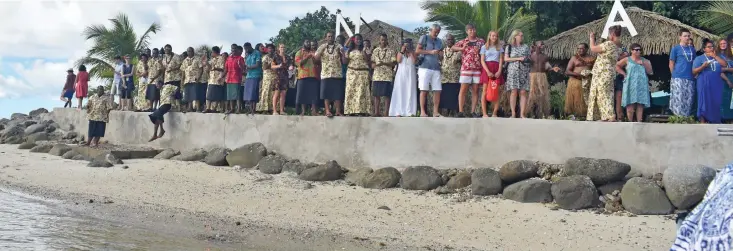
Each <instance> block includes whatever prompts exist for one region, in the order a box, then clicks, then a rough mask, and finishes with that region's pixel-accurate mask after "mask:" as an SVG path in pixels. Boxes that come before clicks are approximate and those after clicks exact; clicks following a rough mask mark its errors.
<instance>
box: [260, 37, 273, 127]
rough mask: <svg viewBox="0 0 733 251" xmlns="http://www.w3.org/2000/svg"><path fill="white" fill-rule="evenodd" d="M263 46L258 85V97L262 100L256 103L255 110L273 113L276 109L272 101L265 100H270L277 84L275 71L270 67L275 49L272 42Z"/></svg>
mask: <svg viewBox="0 0 733 251" xmlns="http://www.w3.org/2000/svg"><path fill="white" fill-rule="evenodd" d="M265 48H267V53H266V54H265V55H264V56H262V86H261V87H260V99H262V100H264V102H259V103H257V111H258V112H270V111H272V112H273V114H275V113H277V110H276V109H275V107H274V106H273V105H272V102H267V101H269V100H272V94H273V92H274V90H275V87H277V84H278V83H277V82H278V77H277V71H276V70H275V69H273V68H272V66H273V64H274V62H275V56H276V55H275V54H276V53H277V51H275V45H273V44H267V45H266V46H265Z"/></svg>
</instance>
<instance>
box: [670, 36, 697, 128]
mask: <svg viewBox="0 0 733 251" xmlns="http://www.w3.org/2000/svg"><path fill="white" fill-rule="evenodd" d="M678 34H679V36H680V37H679V39H680V43H679V44H678V45H675V46H674V47H672V50H670V52H669V71H670V72H672V80H671V81H670V83H669V89H670V93H671V97H670V99H669V109H670V110H671V111H672V113H674V115H677V116H685V117H686V116H691V115H693V110H694V109H693V107H692V105H693V104H694V101H695V77H694V75H693V74H692V61H693V60H694V59H695V52H696V51H697V50H695V46H694V45H693V44H692V38H691V36H692V35H690V34H691V33H690V30H688V29H685V28H682V29H680V31H679V33H678Z"/></svg>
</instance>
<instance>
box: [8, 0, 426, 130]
mask: <svg viewBox="0 0 733 251" xmlns="http://www.w3.org/2000/svg"><path fill="white" fill-rule="evenodd" d="M321 6H326V8H328V9H329V10H330V11H331V12H332V13H334V12H335V11H336V9H341V11H342V14H343V15H344V16H345V17H349V18H351V19H352V20H357V18H358V17H359V15H360V14H361V16H362V17H363V18H364V19H365V20H366V21H367V22H371V21H372V20H375V19H378V20H381V21H384V22H387V23H390V24H392V25H395V26H398V27H401V28H403V29H405V30H410V31H411V30H413V29H414V28H416V27H419V26H425V25H427V24H426V23H425V22H424V21H423V20H424V18H425V11H423V10H422V9H420V2H419V1H213V0H208V1H207V0H185V1H142V0H114V1H109V0H84V1H78V0H71V1H60V0H44V1H40V0H20V1H18V0H11V1H0V34H2V36H0V118H7V117H10V115H11V114H12V113H15V112H20V113H28V112H29V111H31V110H33V109H36V108H40V107H43V108H46V109H48V110H49V111H50V110H51V109H52V108H53V107H62V106H63V102H62V101H60V100H59V97H60V96H61V90H62V88H63V85H64V81H65V80H66V70H67V69H69V68H72V67H73V66H74V65H73V63H74V62H75V61H76V60H77V59H79V58H81V57H82V56H83V55H84V54H85V53H86V50H87V49H88V48H89V46H90V43H89V42H87V41H85V40H84V38H83V37H82V36H81V33H82V31H83V29H84V28H85V27H86V26H89V25H92V24H104V25H106V26H108V27H109V25H110V24H109V21H108V19H110V18H113V17H114V16H115V15H116V14H117V13H119V12H122V13H125V14H127V15H128V16H129V18H130V20H131V22H132V24H133V27H135V28H136V32H137V33H138V35H140V34H142V33H143V32H144V31H145V29H147V28H148V27H149V26H150V24H151V23H153V22H158V23H159V24H160V25H161V27H162V30H161V32H159V33H158V34H155V35H153V37H152V39H151V42H152V43H151V44H152V45H153V46H156V47H162V45H165V44H171V46H172V47H173V49H174V51H177V50H179V49H180V50H182V48H186V47H188V46H193V47H195V46H198V45H201V44H213V45H227V44H232V43H238V44H243V43H244V42H253V43H254V42H266V41H267V40H268V39H269V38H270V37H273V36H274V35H276V34H277V33H278V31H279V30H280V29H282V28H285V27H287V25H288V21H289V20H291V19H293V18H295V17H302V16H305V14H306V13H308V12H313V11H316V10H318V9H320V7H321ZM334 26H335V24H334ZM225 47H227V46H225ZM177 48H179V49H177ZM75 72H76V70H75ZM100 84H101V82H99V81H95V80H92V81H91V82H90V84H89V86H90V89H91V88H93V87H94V86H97V85H100ZM75 102H76V101H75Z"/></svg>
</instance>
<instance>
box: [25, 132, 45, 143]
mask: <svg viewBox="0 0 733 251" xmlns="http://www.w3.org/2000/svg"><path fill="white" fill-rule="evenodd" d="M48 138H49V137H48V133H45V132H37V133H34V134H31V135H28V136H26V137H25V142H31V143H35V142H38V141H44V140H48Z"/></svg>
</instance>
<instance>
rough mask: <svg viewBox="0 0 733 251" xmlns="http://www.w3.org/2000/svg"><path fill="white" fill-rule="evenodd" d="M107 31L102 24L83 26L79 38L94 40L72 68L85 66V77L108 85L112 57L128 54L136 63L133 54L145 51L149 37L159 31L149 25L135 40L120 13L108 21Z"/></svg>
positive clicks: (124, 16)
mask: <svg viewBox="0 0 733 251" xmlns="http://www.w3.org/2000/svg"><path fill="white" fill-rule="evenodd" d="M109 21H110V22H111V23H112V27H111V28H107V27H106V26H104V25H102V24H94V25H90V26H87V27H86V28H85V29H84V32H82V35H83V36H84V37H85V38H86V39H87V40H92V41H94V45H92V47H91V48H89V50H87V55H86V56H84V57H83V58H81V59H79V60H77V61H76V65H77V66H79V65H82V64H84V65H86V66H87V69H88V72H89V76H90V77H91V78H97V79H101V80H107V81H109V83H111V79H112V78H113V71H114V67H113V66H112V61H113V59H114V57H115V56H124V55H129V56H131V57H134V61H136V60H137V55H138V54H140V52H142V51H143V50H145V49H146V48H148V45H149V43H150V36H151V35H152V34H155V33H157V32H158V31H160V25H159V24H158V23H152V24H151V25H150V27H148V29H147V30H146V31H145V32H144V33H143V35H142V36H140V37H138V36H137V34H136V33H135V30H134V29H133V27H132V24H131V23H130V19H129V18H128V17H127V15H125V14H124V13H119V14H117V15H116V16H115V17H114V18H112V19H110V20H109Z"/></svg>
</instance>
